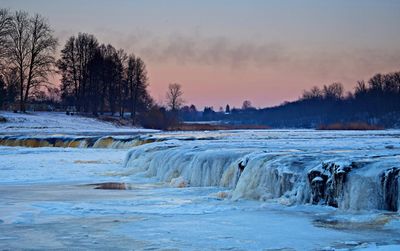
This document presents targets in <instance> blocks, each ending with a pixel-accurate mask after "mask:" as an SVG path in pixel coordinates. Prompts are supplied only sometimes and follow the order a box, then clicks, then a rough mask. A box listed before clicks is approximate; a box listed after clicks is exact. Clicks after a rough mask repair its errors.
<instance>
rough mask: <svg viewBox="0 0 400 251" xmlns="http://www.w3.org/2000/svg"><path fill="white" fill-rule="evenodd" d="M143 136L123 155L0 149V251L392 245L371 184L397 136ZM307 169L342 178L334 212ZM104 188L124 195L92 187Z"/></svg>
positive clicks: (396, 227)
mask: <svg viewBox="0 0 400 251" xmlns="http://www.w3.org/2000/svg"><path fill="white" fill-rule="evenodd" d="M27 116H30V115H27ZM32 116H33V115H32ZM60 116H62V115H60ZM84 119H86V118H84ZM85 123H86V122H85ZM70 129H71V127H70ZM117 129H118V128H117ZM117 129H115V130H117ZM46 130H47V129H46ZM51 130H53V129H51ZM91 130H92V129H91ZM101 130H102V128H101V126H99V131H101ZM107 130H108V129H107ZM94 131H95V129H93V131H92V132H94ZM99 131H98V132H99ZM104 131H106V130H103V132H104ZM117 131H118V130H117ZM80 132H83V131H80ZM110 132H111V134H112V133H113V132H115V131H113V130H110ZM18 133H20V135H19V136H20V137H26V138H30V137H37V138H41V137H47V136H40V133H37V131H34V133H33V135H32V134H28V133H27V132H23V131H19V132H18ZM83 133H84V132H83ZM10 134H11V132H10ZM74 135H75V136H76V134H74ZM74 135H72V136H71V135H64V136H63V137H74ZM102 136H103V137H107V135H106V134H105V135H102ZM141 136H143V138H144V139H150V138H151V139H152V140H149V141H143V142H142V143H143V144H142V145H139V146H135V147H132V145H128V144H127V145H126V147H131V148H130V149H129V150H127V149H120V147H118V146H117V145H116V144H111V145H109V146H110V147H109V148H97V147H100V146H99V144H100V143H98V145H96V144H93V145H91V146H90V147H89V148H72V147H65V148H56V147H36V148H32V147H31V148H26V147H5V146H0V233H1V234H0V249H11V250H14V249H27V248H35V249H78V248H79V249H100V250H107V249H119V250H132V249H134V250H152V249H156V250H157V249H179V250H220V249H232V250H265V249H267V250H268V249H283V250H285V249H289V250H291V249H294V250H399V248H400V243H399V238H398V236H399V235H400V224H399V221H400V215H399V212H398V211H397V212H395V211H387V210H384V208H382V205H383V201H382V194H383V192H382V191H381V189H382V186H381V184H382V183H381V177H382V176H380V175H381V174H385V172H386V170H387V169H388V168H392V167H398V163H399V160H400V157H399V156H400V141H399V138H400V131H396V130H388V131H363V132H350V131H346V132H339V131H324V132H320V131H313V130H260V131H213V132H152V134H151V135H141ZM113 137H121V138H122V139H127V138H129V137H131V136H130V135H120V136H113ZM388 145H390V146H391V147H390V148H388V147H387V146H388ZM352 163H355V164H354V165H355V166H354V167H352V168H351V170H350V171H349V172H348V167H349V166H351V165H352ZM324 165H325V166H326V167H328V168H333V169H334V170H333V171H334V172H335V173H334V175H337V176H334V175H333V174H331V173H330V171H329V170H325V169H324ZM335 168H336V169H335ZM311 171H312V172H320V175H319V176H315V177H312V179H311V181H313V180H314V181H318V182H314V183H322V182H324V181H325V180H326V178H325V177H324V176H323V175H327V177H328V178H327V179H328V180H330V181H334V180H335V182H336V181H337V182H339V181H340V177H342V175H347V176H346V181H345V182H344V183H343V184H344V186H343V188H342V187H341V186H340V184H338V186H337V187H336V188H337V189H338V190H337V191H338V193H339V192H340V191H342V192H343V193H342V196H338V197H337V198H336V197H335V198H336V199H337V200H338V208H335V207H332V206H328V205H326V204H323V203H322V202H321V201H320V202H319V203H315V205H313V204H312V203H311V202H312V200H311V194H312V189H313V188H312V187H310V184H309V181H308V177H309V176H308V175H310V172H311ZM347 172H348V173H347ZM386 173H387V172H386ZM329 175H330V176H329ZM104 182H116V183H121V184H124V187H126V188H127V189H126V190H104V189H94V188H95V187H96V185H95V184H99V183H104ZM398 182H400V181H398ZM399 187H400V186H399ZM341 189H343V190H341ZM397 198H398V199H399V200H400V197H397ZM32 243H33V244H32Z"/></svg>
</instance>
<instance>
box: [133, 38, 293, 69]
mask: <svg viewBox="0 0 400 251" xmlns="http://www.w3.org/2000/svg"><path fill="white" fill-rule="evenodd" d="M144 40H146V41H140V42H139V41H137V40H136V42H137V43H136V45H137V48H136V50H135V51H137V52H138V54H139V55H142V56H143V57H144V58H146V59H147V60H150V61H154V62H160V63H176V64H182V65H186V64H200V65H221V66H226V65H228V66H231V67H247V66H250V65H251V66H259V67H267V66H271V65H275V64H278V63H280V62H283V61H285V60H287V59H288V56H287V55H286V51H287V50H285V48H284V47H283V46H281V45H279V44H278V43H264V42H261V41H259V42H253V41H244V42H243V41H241V42H235V41H233V40H231V39H228V38H227V37H223V36H220V37H207V38H206V37H201V36H199V35H198V34H197V35H194V36H185V35H180V34H174V35H170V36H169V37H168V38H159V37H156V38H154V37H153V38H144Z"/></svg>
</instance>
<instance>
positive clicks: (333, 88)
mask: <svg viewBox="0 0 400 251" xmlns="http://www.w3.org/2000/svg"><path fill="white" fill-rule="evenodd" d="M343 93H344V88H343V85H342V84H341V83H333V84H330V85H328V86H326V85H324V89H323V94H324V97H325V98H326V99H330V100H338V99H342V98H343Z"/></svg>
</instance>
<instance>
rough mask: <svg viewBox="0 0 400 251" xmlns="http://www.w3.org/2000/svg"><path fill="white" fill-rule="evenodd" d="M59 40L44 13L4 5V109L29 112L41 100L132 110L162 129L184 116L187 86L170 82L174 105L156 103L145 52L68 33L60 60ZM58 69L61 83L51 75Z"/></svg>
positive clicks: (0, 24) (96, 110)
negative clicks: (141, 54) (179, 114)
mask: <svg viewBox="0 0 400 251" xmlns="http://www.w3.org/2000/svg"><path fill="white" fill-rule="evenodd" d="M57 46H58V41H57V39H56V38H55V37H54V32H53V30H52V29H51V27H50V25H49V23H48V21H47V20H46V19H45V18H44V17H42V16H40V15H38V14H35V15H30V14H29V13H27V12H24V11H16V12H13V13H12V12H10V11H9V10H7V9H0V109H6V110H13V111H14V112H17V111H21V112H26V110H27V109H32V107H35V108H38V107H39V106H38V105H40V107H42V108H40V109H43V107H44V109H47V110H49V109H50V110H53V109H54V108H57V107H58V109H59V110H66V112H67V113H68V114H71V113H75V112H77V113H81V114H87V115H89V114H91V115H93V116H99V115H103V114H104V115H107V116H109V115H110V116H116V115H118V116H119V117H121V118H126V117H127V115H128V116H129V117H130V120H131V122H132V123H133V124H141V125H144V126H146V127H150V128H157V129H166V128H168V127H169V126H170V125H171V124H176V123H177V122H178V118H177V109H178V107H179V106H180V105H181V102H182V100H181V96H182V94H183V92H182V90H181V86H180V85H179V84H171V85H170V86H169V92H168V95H167V104H168V107H161V106H158V105H157V104H155V102H154V101H153V99H152V98H151V96H150V95H149V92H148V86H149V82H148V77H147V71H146V65H145V63H144V61H143V60H142V59H141V58H140V57H138V56H135V55H134V54H132V53H127V52H125V51H124V50H123V49H116V48H115V47H114V46H112V45H110V44H102V43H100V42H99V41H98V40H97V38H96V37H95V36H93V35H91V34H86V33H79V34H78V35H77V36H71V37H70V38H68V40H67V41H66V43H65V45H64V46H63V48H62V50H61V53H60V58H59V59H58V60H56V58H55V54H56V48H57ZM56 73H58V74H59V76H61V80H60V81H61V85H60V86H58V85H57V84H55V83H50V81H49V79H50V77H52V76H53V77H54V76H58V75H53V74H56ZM46 106H47V108H46ZM50 107H51V108H50ZM125 120H126V119H125Z"/></svg>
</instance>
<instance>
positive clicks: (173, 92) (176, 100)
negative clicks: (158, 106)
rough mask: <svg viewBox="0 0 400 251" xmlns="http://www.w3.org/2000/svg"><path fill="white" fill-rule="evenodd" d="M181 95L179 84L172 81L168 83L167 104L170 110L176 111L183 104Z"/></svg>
mask: <svg viewBox="0 0 400 251" xmlns="http://www.w3.org/2000/svg"><path fill="white" fill-rule="evenodd" d="M182 95H183V91H182V86H181V85H180V84H177V83H174V84H169V85H168V92H167V105H168V107H169V108H170V109H171V111H173V112H176V111H177V110H178V109H179V108H180V107H181V106H182V105H183V102H184V101H183V99H182Z"/></svg>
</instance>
